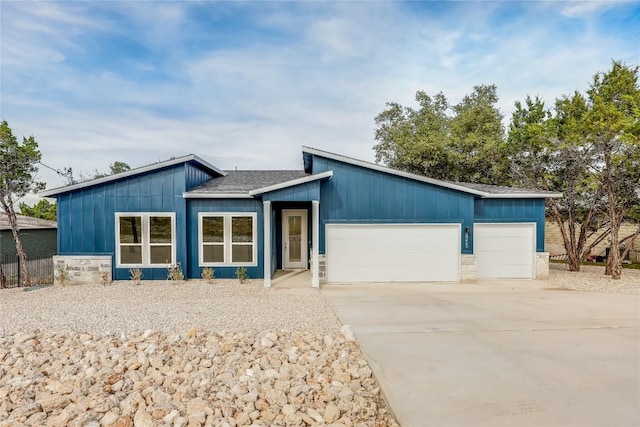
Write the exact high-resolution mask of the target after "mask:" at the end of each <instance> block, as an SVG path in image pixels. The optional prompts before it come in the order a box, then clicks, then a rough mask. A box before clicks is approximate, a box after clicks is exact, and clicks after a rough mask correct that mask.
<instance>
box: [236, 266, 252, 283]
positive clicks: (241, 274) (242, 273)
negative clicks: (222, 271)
mask: <svg viewBox="0 0 640 427" xmlns="http://www.w3.org/2000/svg"><path fill="white" fill-rule="evenodd" d="M236 277H237V278H238V281H239V282H240V283H244V282H246V281H247V279H248V278H249V275H248V274H247V267H244V266H242V267H238V268H236Z"/></svg>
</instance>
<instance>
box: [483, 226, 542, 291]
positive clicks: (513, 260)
mask: <svg viewBox="0 0 640 427" xmlns="http://www.w3.org/2000/svg"><path fill="white" fill-rule="evenodd" d="M473 230H474V236H473V248H474V250H473V252H474V253H475V254H476V262H477V265H478V267H477V268H478V270H477V274H478V279H533V278H534V270H533V268H534V262H535V254H536V253H535V252H536V225H535V224H534V223H507V224H504V223H503V224H474V226H473Z"/></svg>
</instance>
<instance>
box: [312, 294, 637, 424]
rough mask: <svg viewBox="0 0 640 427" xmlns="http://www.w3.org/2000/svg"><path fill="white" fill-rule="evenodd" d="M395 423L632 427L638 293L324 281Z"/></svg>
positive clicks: (329, 296) (635, 399) (635, 407)
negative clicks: (358, 346) (394, 416)
mask: <svg viewBox="0 0 640 427" xmlns="http://www.w3.org/2000/svg"><path fill="white" fill-rule="evenodd" d="M321 292H322V294H323V295H324V296H325V297H326V298H328V300H329V301H330V302H331V304H332V305H333V307H334V308H335V310H336V312H337V314H338V317H339V318H340V320H341V321H342V322H343V323H345V324H349V325H350V326H351V328H352V330H353V332H354V333H355V335H356V337H357V338H358V341H359V342H360V344H361V347H362V350H363V351H364V353H365V355H366V357H367V359H368V360H369V363H370V365H371V367H372V369H373V371H374V373H375V375H376V377H377V378H378V380H379V382H380V384H381V387H382V390H383V392H384V393H385V395H386V397H387V399H388V401H389V403H390V405H391V407H392V409H393V410H394V412H395V413H396V416H397V417H398V421H399V422H400V424H401V425H402V426H405V427H408V426H430V425H433V426H536V427H538V426H581V427H582V426H616V427H621V426H639V425H640V297H639V296H638V295H620V294H603V293H586V292H569V291H557V290H556V291H554V290H545V289H544V283H541V282H534V281H521V282H497V283H484V284H481V285H459V284H458V285H436V284H421V285H418V284H371V285H331V286H324V287H323V288H322V291H321Z"/></svg>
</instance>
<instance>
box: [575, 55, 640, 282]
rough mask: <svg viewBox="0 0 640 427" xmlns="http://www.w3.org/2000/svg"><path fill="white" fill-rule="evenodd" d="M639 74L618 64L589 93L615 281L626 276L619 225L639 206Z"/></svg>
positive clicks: (596, 167)
mask: <svg viewBox="0 0 640 427" xmlns="http://www.w3.org/2000/svg"><path fill="white" fill-rule="evenodd" d="M639 70H640V67H638V66H635V67H630V66H627V65H624V64H623V63H621V62H619V61H614V62H613V66H612V68H611V70H610V71H608V72H606V73H598V74H596V75H595V76H594V78H593V81H592V83H591V85H590V87H589V90H588V91H587V93H588V95H589V100H590V109H589V114H588V120H587V128H588V132H589V139H588V142H589V144H590V145H591V147H592V149H593V151H594V154H595V162H594V163H593V170H594V173H595V174H596V176H597V178H598V182H599V184H600V187H601V188H602V193H603V196H604V198H605V201H606V209H607V217H608V220H609V223H610V228H611V233H610V239H611V250H610V251H609V257H608V259H607V270H606V273H607V274H611V277H612V278H613V279H619V278H620V276H621V274H622V259H621V257H620V238H619V231H620V225H621V224H622V221H623V220H624V218H625V216H627V215H628V214H629V213H630V212H631V211H632V209H633V208H635V207H637V206H638V204H640V197H639V196H638V190H639V189H640V124H639V121H640V118H639V117H640V115H639V114H638V113H639V112H640V85H639V84H638V71H639Z"/></svg>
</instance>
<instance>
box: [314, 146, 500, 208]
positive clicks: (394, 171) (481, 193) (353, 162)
mask: <svg viewBox="0 0 640 427" xmlns="http://www.w3.org/2000/svg"><path fill="white" fill-rule="evenodd" d="M302 151H303V152H304V153H309V154H315V155H317V156H320V157H326V158H328V159H332V160H337V161H339V162H343V163H348V164H351V165H354V166H360V167H362V168H366V169H372V170H375V171H378V172H384V173H388V174H390V175H397V176H401V177H403V178H409V179H412V180H414V181H422V182H426V183H427V184H433V185H437V186H439V187H446V188H450V189H452V190H457V191H462V192H464V193H470V194H475V195H476V196H482V197H487V196H491V195H490V194H489V193H485V192H484V191H478V190H473V189H471V188H467V187H463V186H461V185H456V184H453V183H450V182H445V181H440V180H439V179H433V178H427V177H426V176H421V175H416V174H414V173H409V172H403V171H400V170H397V169H391V168H388V167H386V166H381V165H377V164H375V163H370V162H365V161H363V160H357V159H353V158H351V157H346V156H342V155H340V154H335V153H329V152H327V151H322V150H318V149H316V148H311V147H305V146H303V147H302Z"/></svg>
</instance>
